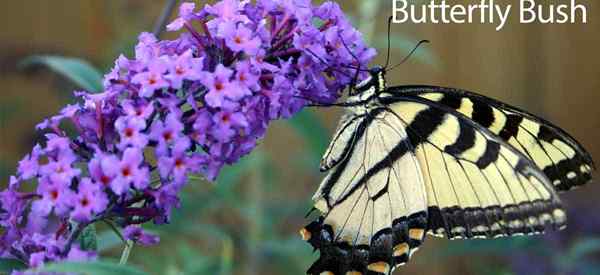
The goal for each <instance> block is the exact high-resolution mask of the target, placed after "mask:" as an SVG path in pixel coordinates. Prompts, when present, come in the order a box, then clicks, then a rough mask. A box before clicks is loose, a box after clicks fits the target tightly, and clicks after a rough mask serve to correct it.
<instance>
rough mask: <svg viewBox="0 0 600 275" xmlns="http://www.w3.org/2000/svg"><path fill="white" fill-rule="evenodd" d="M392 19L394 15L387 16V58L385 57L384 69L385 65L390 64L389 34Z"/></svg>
mask: <svg viewBox="0 0 600 275" xmlns="http://www.w3.org/2000/svg"><path fill="white" fill-rule="evenodd" d="M393 19H394V17H392V16H390V17H389V18H388V29H387V32H388V33H387V35H388V37H387V58H386V59H385V67H383V68H384V69H387V67H388V66H389V65H390V56H391V54H390V49H391V48H392V40H391V34H392V20H393Z"/></svg>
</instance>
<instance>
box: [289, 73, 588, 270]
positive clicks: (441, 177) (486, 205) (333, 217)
mask: <svg viewBox="0 0 600 275" xmlns="http://www.w3.org/2000/svg"><path fill="white" fill-rule="evenodd" d="M386 67H387V65H386ZM368 75H369V76H368V77H367V78H366V79H365V80H364V81H363V82H361V83H359V84H358V85H355V88H354V92H353V93H352V94H351V95H350V96H349V97H348V98H347V100H346V101H345V102H344V103H342V104H340V106H344V107H345V109H346V110H347V113H346V114H345V115H344V116H343V117H342V119H341V121H340V122H339V125H338V127H337V130H336V132H335V134H334V136H333V139H332V141H331V143H330V145H329V147H328V149H327V150H326V152H325V154H324V156H323V158H322V161H321V167H320V168H321V171H323V172H325V171H326V172H328V174H327V176H326V177H325V178H324V179H323V181H322V182H321V185H320V186H319V189H318V190H317V192H316V193H315V195H314V196H313V201H314V209H317V210H319V211H320V213H321V215H320V217H319V218H318V219H316V220H315V221H313V222H312V223H310V224H309V225H307V226H306V227H304V228H303V229H301V230H300V234H301V236H302V238H303V239H304V240H305V241H308V242H309V243H310V244H311V245H312V246H313V247H314V249H316V250H319V252H320V256H319V258H318V260H317V261H316V262H315V263H314V264H313V265H312V266H311V267H310V268H309V270H308V272H307V273H308V274H321V275H338V274H340V275H358V274H391V272H393V270H394V269H395V268H397V267H399V266H401V265H403V264H405V263H407V262H408V260H409V259H410V257H411V255H412V254H413V253H414V252H415V251H417V249H419V246H420V245H421V244H422V243H423V241H424V240H425V237H426V235H427V234H429V235H433V236H437V237H445V238H449V239H460V238H462V239H471V238H497V237H504V236H516V235H529V234H537V233H543V232H544V231H546V230H547V229H562V228H564V227H565V225H566V214H565V211H564V210H563V208H562V205H561V200H560V198H559V197H558V193H559V192H562V191H567V190H570V189H573V188H574V187H578V186H581V185H584V184H586V183H588V182H589V181H590V180H591V178H592V176H591V175H592V171H593V170H594V169H595V166H594V163H593V160H592V158H591V156H590V154H589V153H588V152H586V150H585V149H584V148H583V146H581V144H579V143H578V142H577V141H576V140H575V139H574V138H572V137H571V136H570V135H569V134H567V133H566V132H565V131H564V130H562V129H561V128H559V127H557V126H555V125H554V124H552V123H550V122H549V121H547V120H544V119H542V118H540V117H538V116H535V115H533V114H530V113H528V112H526V111H524V110H521V109H519V108H517V107H513V106H510V105H507V104H505V103H502V102H499V101H497V100H494V99H491V98H489V97H485V96H483V95H479V94H476V93H473V92H469V91H464V90H460V89H453V88H444V87H435V86H397V87H387V85H386V77H385V75H386V69H385V68H382V67H374V68H372V69H370V70H368Z"/></svg>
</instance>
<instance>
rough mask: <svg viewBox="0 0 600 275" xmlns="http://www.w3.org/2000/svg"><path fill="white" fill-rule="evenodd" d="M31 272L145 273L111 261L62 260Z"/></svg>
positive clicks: (85, 273)
mask: <svg viewBox="0 0 600 275" xmlns="http://www.w3.org/2000/svg"><path fill="white" fill-rule="evenodd" d="M31 271H33V272H69V273H74V274H82V275H112V274H120V275H145V274H147V273H146V272H144V271H141V270H140V269H138V268H135V267H133V266H126V265H119V264H118V263H113V262H102V261H98V262H62V263H55V264H50V265H47V266H44V267H42V268H39V269H34V270H31Z"/></svg>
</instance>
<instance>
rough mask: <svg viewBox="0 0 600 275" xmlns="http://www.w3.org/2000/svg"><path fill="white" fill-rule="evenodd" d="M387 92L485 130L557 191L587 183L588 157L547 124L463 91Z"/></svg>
mask: <svg viewBox="0 0 600 275" xmlns="http://www.w3.org/2000/svg"><path fill="white" fill-rule="evenodd" d="M389 90H390V91H391V92H392V93H394V94H404V95H416V96H420V97H424V98H428V99H430V100H433V101H436V102H438V103H439V104H442V105H445V106H447V107H449V108H452V109H455V110H457V111H458V112H460V113H462V114H463V115H465V116H466V117H468V118H470V119H472V120H473V121H475V122H476V123H478V124H479V125H481V126H483V127H486V128H488V129H489V130H490V131H491V132H492V133H493V134H495V135H498V136H499V137H501V138H502V139H503V140H504V141H506V142H508V143H509V144H511V145H512V146H514V147H515V148H516V149H517V150H519V151H521V153H523V154H524V155H525V156H527V157H528V158H530V159H531V160H533V162H534V163H535V164H536V165H537V166H538V167H539V168H540V169H541V170H542V171H543V172H544V174H546V176H547V177H548V178H549V179H550V182H551V183H552V185H553V186H554V187H555V188H556V189H557V190H558V191H567V190H570V189H572V188H574V187H578V186H581V185H584V184H587V183H588V182H590V180H591V176H592V170H593V169H594V163H593V161H592V158H591V156H590V154H589V153H587V152H586V150H585V149H584V148H583V146H581V144H579V143H578V142H577V141H576V140H575V139H574V138H573V137H571V136H570V135H569V134H568V133H566V132H565V131H564V130H562V129H560V128H559V127H557V126H555V125H553V124H552V123H550V122H549V121H546V120H544V119H542V118H539V117H537V116H535V115H532V114H530V113H528V112H526V111H524V110H521V109H519V108H517V107H513V106H510V105H507V104H505V103H502V102H499V101H497V100H494V99H491V98H488V97H485V96H482V95H479V94H475V93H472V92H468V91H464V90H458V89H452V88H443V87H434V86H400V87H395V88H390V89H389Z"/></svg>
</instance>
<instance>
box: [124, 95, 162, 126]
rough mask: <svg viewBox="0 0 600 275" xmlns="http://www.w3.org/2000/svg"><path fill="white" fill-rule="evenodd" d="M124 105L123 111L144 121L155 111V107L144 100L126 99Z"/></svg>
mask: <svg viewBox="0 0 600 275" xmlns="http://www.w3.org/2000/svg"><path fill="white" fill-rule="evenodd" d="M122 105H123V111H124V112H125V114H126V115H127V116H130V117H135V118H137V119H140V120H144V121H145V120H147V119H148V118H150V115H152V113H153V112H154V107H153V106H152V104H149V103H148V102H146V101H142V100H138V101H136V102H134V101H133V100H124V101H123V104H122Z"/></svg>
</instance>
